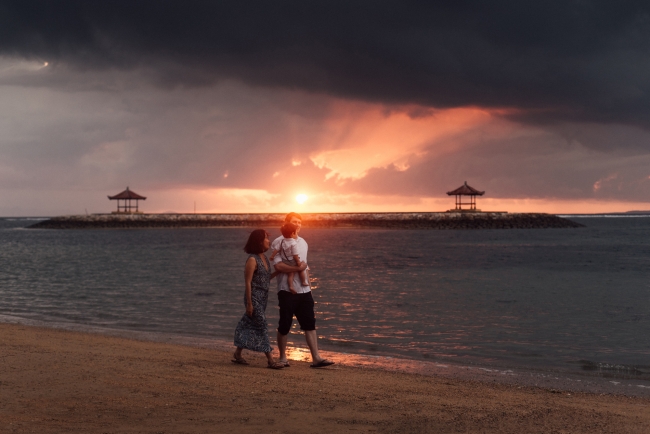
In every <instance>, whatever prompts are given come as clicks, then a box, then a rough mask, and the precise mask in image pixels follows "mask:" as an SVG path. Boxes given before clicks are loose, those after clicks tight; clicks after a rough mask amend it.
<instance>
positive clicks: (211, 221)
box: [30, 212, 582, 229]
mask: <svg viewBox="0 0 650 434" xmlns="http://www.w3.org/2000/svg"><path fill="white" fill-rule="evenodd" d="M284 216H285V214H91V215H74V216H61V217H53V218H51V219H48V220H43V221H41V222H38V223H36V224H34V225H32V226H30V228H33V229H125V228H201V227H202V228H205V227H242V226H244V227H274V226H280V225H282V222H283V219H284ZM302 217H303V227H318V228H324V227H339V228H341V227H357V228H386V229H540V228H576V227H581V226H582V225H581V224H579V223H575V222H573V221H571V220H568V219H565V218H561V217H558V216H556V215H552V214H541V213H515V214H510V213H505V212H503V213H496V212H495V213H491V212H480V213H469V212H462V213H460V212H423V213H303V214H302Z"/></svg>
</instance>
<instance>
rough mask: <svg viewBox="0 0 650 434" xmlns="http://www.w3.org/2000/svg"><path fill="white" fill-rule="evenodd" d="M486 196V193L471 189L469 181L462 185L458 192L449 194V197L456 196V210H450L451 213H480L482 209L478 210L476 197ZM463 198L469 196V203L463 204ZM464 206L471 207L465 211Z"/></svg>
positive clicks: (449, 192) (454, 191)
mask: <svg viewBox="0 0 650 434" xmlns="http://www.w3.org/2000/svg"><path fill="white" fill-rule="evenodd" d="M484 194H485V192H484V191H478V190H477V189H475V188H472V187H470V186H469V185H467V181H465V184H463V185H461V186H460V187H458V188H457V189H456V190H453V191H448V192H447V195H448V196H456V208H454V209H453V210H452V209H450V210H449V211H451V212H454V211H455V212H458V211H460V212H463V211H464V212H480V211H481V210H480V209H476V196H483V195H484ZM463 196H469V202H463ZM463 205H469V208H466V209H463Z"/></svg>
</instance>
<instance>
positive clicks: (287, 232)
mask: <svg viewBox="0 0 650 434" xmlns="http://www.w3.org/2000/svg"><path fill="white" fill-rule="evenodd" d="M297 229H298V226H296V225H294V224H293V223H285V224H283V225H282V227H281V228H280V232H282V236H283V237H285V238H291V235H293V233H294V232H296V230H297Z"/></svg>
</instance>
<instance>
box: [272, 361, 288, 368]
mask: <svg viewBox="0 0 650 434" xmlns="http://www.w3.org/2000/svg"><path fill="white" fill-rule="evenodd" d="M276 363H281V364H282V367H283V368H290V367H291V365H290V364H289V362H288V361H287V362H283V361H282V360H278V361H277V362H276Z"/></svg>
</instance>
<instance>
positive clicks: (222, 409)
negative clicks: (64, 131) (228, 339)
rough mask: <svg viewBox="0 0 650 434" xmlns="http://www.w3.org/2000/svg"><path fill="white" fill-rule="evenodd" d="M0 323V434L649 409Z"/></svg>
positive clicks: (367, 426) (451, 421) (473, 427)
mask: <svg viewBox="0 0 650 434" xmlns="http://www.w3.org/2000/svg"><path fill="white" fill-rule="evenodd" d="M246 356H247V358H248V359H249V361H250V362H251V365H250V366H238V365H234V364H232V363H231V362H230V358H231V357H230V354H229V353H227V352H223V351H218V350H214V349H206V348H196V347H186V346H179V345H171V344H164V343H157V342H142V341H137V340H130V339H124V338H118V337H109V336H104V335H96V334H89V333H78V332H72V331H64V330H56V329H44V328H36V327H29V326H24V325H15V324H0V432H3V433H4V432H7V433H14V432H15V433H23V432H37V433H61V432H83V433H213V432H264V433H273V432H277V433H284V432H286V433H302V432H355V433H360V432H391V433H392V432H408V433H411V432H425V433H426V432H432V433H433V432H436V433H456V432H463V433H465V432H481V433H521V432H527V433H537V432H539V433H549V432H557V433H564V432H567V433H568V432H571V433H600V432H606V433H648V432H650V400H648V399H645V398H635V397H626V396H616V395H597V394H589V393H576V392H561V391H557V390H549V389H543V388H535V387H529V386H523V385H511V384H498V383H495V384H490V383H486V382H480V381H471V380H466V379H457V378H448V377H440V376H421V375H415V374H404V373H396V372H388V371H383V370H377V369H367V368H365V369H364V368H353V367H342V366H339V367H336V365H335V367H333V368H327V369H322V370H316V369H310V368H309V365H308V364H307V363H304V362H293V363H292V366H291V367H290V368H287V369H284V370H282V371H273V370H270V369H266V368H265V360H264V357H263V356H261V355H251V353H246Z"/></svg>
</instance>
